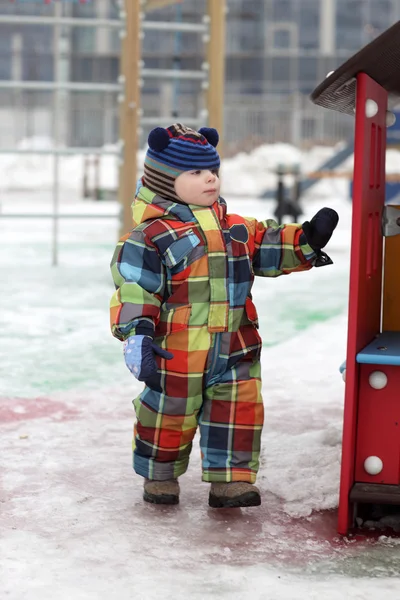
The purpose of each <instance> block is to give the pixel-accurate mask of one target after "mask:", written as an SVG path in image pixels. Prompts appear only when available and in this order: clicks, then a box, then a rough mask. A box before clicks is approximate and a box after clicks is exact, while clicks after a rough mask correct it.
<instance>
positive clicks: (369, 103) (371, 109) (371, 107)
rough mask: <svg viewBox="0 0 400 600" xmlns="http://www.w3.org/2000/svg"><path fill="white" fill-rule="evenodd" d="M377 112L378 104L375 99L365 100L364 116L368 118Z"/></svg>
mask: <svg viewBox="0 0 400 600" xmlns="http://www.w3.org/2000/svg"><path fill="white" fill-rule="evenodd" d="M377 112H378V104H377V103H376V102H375V100H371V98H368V100H366V102H365V114H366V116H367V117H368V118H369V119H370V118H371V117H374V116H375V115H376V114H377Z"/></svg>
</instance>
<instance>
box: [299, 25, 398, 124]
mask: <svg viewBox="0 0 400 600" xmlns="http://www.w3.org/2000/svg"><path fill="white" fill-rule="evenodd" d="M360 72H364V73H366V74H367V75H369V76H370V77H371V78H372V79H374V80H375V81H376V82H377V83H379V84H380V85H381V86H382V87H384V88H385V89H386V90H387V91H388V92H389V106H390V107H393V105H395V104H396V103H398V102H400V21H398V22H397V23H395V24H394V25H392V26H391V27H390V28H389V29H387V30H386V31H384V32H383V33H382V34H381V35H380V36H378V37H377V38H375V39H374V40H373V41H372V42H370V43H369V44H368V45H367V46H364V48H362V49H361V50H359V51H358V52H357V53H356V54H354V55H353V56H351V57H350V58H349V59H348V60H347V61H346V62H345V63H343V64H342V65H341V66H340V67H338V68H337V69H336V70H335V71H333V72H332V73H331V74H330V75H328V76H327V77H326V79H324V81H322V82H321V83H320V84H319V85H318V86H317V87H316V88H315V90H314V91H313V92H312V94H311V100H312V102H314V104H317V105H319V106H323V107H324V108H330V109H332V110H337V111H339V112H343V113H347V114H349V115H353V114H354V109H355V100H356V79H355V78H356V75H357V74H358V73H360Z"/></svg>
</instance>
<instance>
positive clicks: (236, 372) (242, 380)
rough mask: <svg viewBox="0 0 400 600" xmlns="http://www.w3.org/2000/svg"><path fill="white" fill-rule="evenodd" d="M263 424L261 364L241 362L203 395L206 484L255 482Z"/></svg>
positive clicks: (203, 464)
mask: <svg viewBox="0 0 400 600" xmlns="http://www.w3.org/2000/svg"><path fill="white" fill-rule="evenodd" d="M263 420H264V406H263V400H262V396H261V366H260V362H259V361H258V360H256V361H255V362H252V361H251V360H243V359H242V360H241V361H240V362H237V363H236V364H235V365H234V366H233V367H232V368H231V369H229V370H227V371H226V372H225V373H224V374H223V375H222V376H221V377H220V378H219V379H218V382H217V383H216V384H214V385H212V386H210V387H208V388H207V389H206V390H205V391H204V404H203V410H202V412H201V417H200V420H199V425H200V436H201V437H200V446H201V452H202V467H203V481H210V482H232V481H244V482H248V483H254V482H255V480H256V476H257V472H258V468H259V456H260V442H261V432H262V426H263Z"/></svg>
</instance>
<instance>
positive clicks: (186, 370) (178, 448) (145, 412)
mask: <svg viewBox="0 0 400 600" xmlns="http://www.w3.org/2000/svg"><path fill="white" fill-rule="evenodd" d="M209 338H210V336H209V334H208V332H207V330H206V329H205V328H204V330H203V328H201V329H200V330H198V331H197V332H196V331H195V332H193V331H189V330H186V331H180V332H176V333H173V334H171V335H169V336H167V337H166V338H165V340H164V341H163V344H162V346H163V348H166V349H167V350H168V351H170V352H172V353H173V354H174V358H173V359H171V360H165V359H161V358H160V357H157V360H158V366H159V371H158V374H157V376H156V377H155V378H154V381H152V382H151V383H150V386H146V387H145V389H144V390H143V392H142V393H141V394H140V396H139V397H138V398H136V399H135V400H134V407H135V411H136V418H137V421H136V423H135V427H134V436H135V437H134V442H133V468H134V469H135V471H136V473H138V474H139V475H142V477H145V478H146V479H150V480H157V481H166V480H171V479H177V478H178V477H179V476H180V475H182V474H183V473H185V471H186V469H187V467H188V463H189V455H190V451H191V449H192V440H193V438H194V436H195V433H196V429H197V421H198V413H199V410H200V408H201V406H202V403H203V389H202V387H203V375H204V368H205V362H206V359H207V353H208V346H209ZM191 344H194V345H195V348H196V350H192V351H190V352H188V349H189V348H190V345H191ZM203 346H204V350H202V347H203Z"/></svg>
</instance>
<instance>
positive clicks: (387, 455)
mask: <svg viewBox="0 0 400 600" xmlns="http://www.w3.org/2000/svg"><path fill="white" fill-rule="evenodd" d="M311 99H312V101H313V102H314V103H315V104H317V105H320V106H323V107H326V108H330V109H333V110H338V111H341V112H345V113H348V114H351V115H354V113H355V142H354V181H353V217H352V240H351V265H350V296H349V317H348V340H347V356H346V384H345V386H346V387H345V390H346V391H345V405H344V421H343V451H342V467H341V481H340V497H339V518H338V531H339V533H341V534H343V535H345V534H347V533H348V532H349V531H350V530H351V529H353V527H355V526H356V524H357V523H359V522H360V521H361V519H360V515H362V514H363V511H364V512H365V511H367V510H368V508H370V507H371V506H372V505H375V506H376V505H379V506H383V507H385V506H387V507H388V510H389V507H392V508H393V505H398V506H399V510H398V512H399V513H400V210H399V209H400V206H389V205H386V204H385V153H386V127H387V126H390V124H392V123H393V113H391V112H390V109H391V108H392V107H393V106H394V105H395V104H396V103H399V102H400V21H399V22H398V23H396V24H395V25H393V26H392V27H391V28H390V29H388V30H387V31H385V32H384V33H383V34H381V35H380V36H379V37H378V38H376V39H375V40H374V41H373V42H371V43H370V44H368V46H366V47H364V48H363V49H362V50H360V51H359V52H358V53H357V54H355V55H354V56H352V57H351V58H350V59H349V60H347V61H346V62H345V63H344V64H343V65H341V66H340V67H339V68H338V69H336V71H334V72H333V73H331V74H330V75H329V76H327V78H326V79H325V80H324V81H323V82H322V83H321V84H320V85H319V86H318V87H317V88H316V89H315V90H314V92H313V93H312V95H311ZM399 169H400V164H399Z"/></svg>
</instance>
